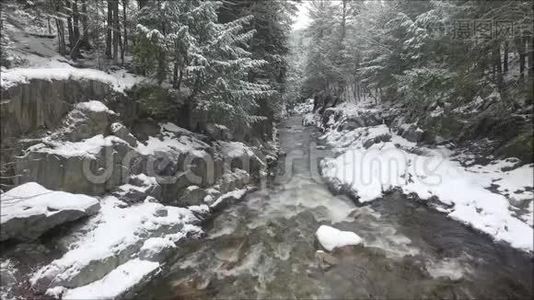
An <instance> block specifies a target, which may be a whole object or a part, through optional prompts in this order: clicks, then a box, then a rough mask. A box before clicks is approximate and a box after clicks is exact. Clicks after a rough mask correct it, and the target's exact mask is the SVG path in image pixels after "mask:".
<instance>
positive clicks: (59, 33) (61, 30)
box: [56, 17, 67, 55]
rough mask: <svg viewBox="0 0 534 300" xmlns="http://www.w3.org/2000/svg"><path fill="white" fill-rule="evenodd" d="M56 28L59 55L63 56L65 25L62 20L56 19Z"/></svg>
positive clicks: (64, 50) (64, 49)
mask: <svg viewBox="0 0 534 300" xmlns="http://www.w3.org/2000/svg"><path fill="white" fill-rule="evenodd" d="M56 27H57V39H58V45H59V49H58V50H59V54H60V55H65V54H66V53H67V49H66V48H67V47H66V45H65V24H64V23H63V20H61V19H59V18H57V17H56Z"/></svg>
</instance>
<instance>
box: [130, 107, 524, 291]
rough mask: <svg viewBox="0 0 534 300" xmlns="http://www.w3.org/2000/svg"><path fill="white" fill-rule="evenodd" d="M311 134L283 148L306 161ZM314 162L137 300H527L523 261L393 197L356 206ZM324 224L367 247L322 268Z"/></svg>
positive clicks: (297, 166) (252, 204)
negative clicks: (330, 185) (318, 175)
mask: <svg viewBox="0 0 534 300" xmlns="http://www.w3.org/2000/svg"><path fill="white" fill-rule="evenodd" d="M317 136H318V133H317V131H316V130H315V129H313V128H305V127H303V126H301V118H300V117H292V118H290V119H289V120H287V121H286V122H285V123H284V124H282V126H281V129H280V143H281V147H282V150H283V151H284V152H286V153H292V152H294V151H302V153H303V155H304V157H305V158H307V157H308V155H309V152H310V146H309V145H310V144H312V143H313V142H315V140H316V138H317ZM315 164H316V163H315V162H313V163H311V164H310V162H309V159H301V160H298V161H295V163H293V164H292V165H293V172H291V174H290V176H279V177H278V178H276V180H275V184H273V185H272V186H270V187H269V188H268V189H263V190H259V191H257V192H254V193H252V194H249V195H248V196H247V197H246V198H245V199H244V200H243V201H242V202H241V203H239V204H236V205H233V206H232V207H229V208H228V209H226V210H225V211H224V212H222V213H221V214H220V215H218V216H217V217H216V218H215V219H214V220H213V221H212V222H211V223H210V224H209V225H208V229H207V234H208V235H207V237H206V238H205V239H203V240H200V241H192V242H188V243H186V244H183V245H181V247H180V248H179V250H178V251H177V253H176V255H175V256H174V257H173V259H172V260H171V261H170V262H169V263H168V264H167V265H166V266H165V267H164V270H163V273H162V275H161V276H159V277H158V278H156V279H154V280H153V281H152V282H151V283H150V284H148V285H147V286H146V287H145V288H144V289H143V291H142V292H141V293H140V294H139V295H138V298H139V299H191V298H227V299H230V298H232V299H237V298H241V299H242V298H249V299H250V298H284V299H287V298H322V299H324V298H328V299H332V298H337V299H339V298H357V299H361V298H395V299H407V298H410V299H411V298H445V299H454V298H462V299H465V298H477V299H480V298H490V299H504V298H507V299H509V298H519V299H532V297H533V285H532V281H533V262H532V260H531V258H530V257H529V256H528V255H526V254H524V253H522V252H520V251H517V250H514V249H512V248H510V247H507V246H505V245H500V244H496V243H494V242H492V240H491V239H490V238H489V237H487V236H484V235H481V234H479V233H476V232H474V231H472V230H470V229H468V228H467V227H465V226H463V225H461V224H460V223H458V222H455V221H452V220H450V219H447V218H446V217H445V216H444V215H443V214H440V213H438V212H436V211H433V210H431V209H429V208H427V207H425V206H423V205H421V204H418V203H417V202H414V201H411V200H409V199H406V197H405V196H403V195H401V194H398V193H392V194H390V195H387V196H385V197H384V198H383V199H379V200H375V201H373V202H372V203H371V204H370V205H368V206H365V207H357V206H356V205H354V204H353V203H352V202H351V201H350V200H348V199H347V198H345V197H343V196H334V195H332V194H331V193H330V192H329V191H328V189H327V187H326V185H325V184H324V183H322V182H320V181H317V180H314V179H312V176H311V175H310V166H312V167H315ZM321 224H327V225H332V226H334V227H336V228H339V229H342V230H350V231H353V232H356V233H357V234H358V235H360V236H361V237H362V238H363V239H364V240H365V247H356V248H351V249H342V250H338V251H336V252H334V253H333V256H334V260H335V261H336V264H334V265H333V266H330V267H329V268H325V267H321V266H320V264H319V260H320V259H319V258H318V257H317V256H318V255H317V254H316V251H317V250H318V249H320V247H319V245H318V244H317V241H316V240H315V236H314V234H315V231H316V230H317V228H318V227H319V226H320V225H321ZM323 266H324V265H323Z"/></svg>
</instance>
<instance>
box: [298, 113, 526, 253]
mask: <svg viewBox="0 0 534 300" xmlns="http://www.w3.org/2000/svg"><path fill="white" fill-rule="evenodd" d="M299 109H300V110H301V111H302V108H299ZM382 109H383V108H381V107H375V106H369V105H362V104H360V105H354V104H343V105H341V106H339V107H337V108H332V109H329V110H330V111H327V114H328V117H327V118H326V119H322V120H321V118H324V116H318V115H313V114H311V113H308V114H307V115H306V116H305V119H304V121H305V123H308V124H316V125H319V126H321V127H322V128H323V129H324V135H323V136H322V137H321V139H322V140H323V141H324V142H325V143H326V144H327V145H329V146H330V147H332V148H333V151H334V152H335V153H336V157H335V158H331V159H325V160H323V161H322V163H321V167H322V174H323V176H324V178H325V179H326V180H327V181H328V182H329V183H330V185H331V186H332V187H333V188H334V189H335V190H338V191H344V192H348V193H350V194H352V196H354V197H355V198H357V200H358V201H359V202H361V203H365V202H369V201H373V200H375V199H379V198H380V197H381V196H382V195H383V194H384V193H386V192H388V191H391V190H393V189H400V190H401V191H402V192H403V193H405V194H411V195H414V196H416V198H418V199H421V200H422V201H426V202H427V203H429V204H431V206H433V207H435V208H436V209H437V210H439V211H441V212H443V213H445V214H447V215H448V216H449V217H450V218H452V219H454V220H457V221H459V222H462V223H464V224H466V225H469V226H471V227H472V228H474V229H476V230H479V231H481V232H484V233H486V234H489V235H490V236H492V237H493V238H494V239H495V240H496V241H503V242H506V243H509V244H510V245H511V246H512V247H514V248H518V249H521V250H524V251H530V252H531V251H532V250H533V229H532V216H533V201H532V197H533V192H532V182H533V168H534V165H533V164H524V165H520V166H518V160H517V159H514V158H508V159H505V160H493V161H491V162H490V163H489V164H487V165H479V164H473V163H471V164H467V163H466V162H468V161H469V160H471V159H472V157H470V156H469V155H467V154H465V153H461V152H459V151H455V150H453V149H451V148H450V147H447V146H446V145H442V146H433V147H430V146H425V145H421V144H418V143H416V142H412V141H409V140H408V139H407V138H405V137H406V134H403V136H404V137H403V136H401V135H400V134H399V129H402V128H404V129H405V130H406V128H408V127H410V125H406V124H400V126H397V127H395V126H392V127H388V126H387V125H385V124H383V119H382V116H381V113H382ZM304 111H305V110H304ZM369 120H372V121H369ZM347 124H351V126H347ZM352 124H358V125H356V126H354V125H352ZM412 131H413V132H412V134H416V133H417V132H419V131H421V132H422V129H420V128H417V127H415V128H414V129H413V130H412Z"/></svg>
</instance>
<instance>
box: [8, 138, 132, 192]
mask: <svg viewBox="0 0 534 300" xmlns="http://www.w3.org/2000/svg"><path fill="white" fill-rule="evenodd" d="M130 151H133V149H131V147H130V146H129V145H128V144H126V143H125V142H124V141H123V140H121V139H119V138H117V137H114V136H108V137H103V136H102V135H97V136H94V137H92V138H90V139H86V140H83V141H80V142H75V143H73V142H59V141H45V142H43V143H39V144H37V145H34V146H31V147H29V148H28V149H27V150H26V151H25V153H24V155H21V156H19V157H17V160H16V165H15V168H16V172H17V174H19V177H18V178H17V181H18V184H22V183H25V182H32V181H35V182H38V183H39V184H41V185H43V186H45V187H46V188H49V189H53V190H63V191H67V192H73V193H83V194H89V195H100V194H103V193H105V192H107V191H111V190H113V189H114V188H115V187H116V186H119V185H121V184H122V183H124V181H125V180H126V179H127V178H128V176H127V175H128V174H127V172H129V171H128V168H124V167H123V160H124V157H126V155H127V154H128V153H130Z"/></svg>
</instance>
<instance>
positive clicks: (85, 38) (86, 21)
mask: <svg viewBox="0 0 534 300" xmlns="http://www.w3.org/2000/svg"><path fill="white" fill-rule="evenodd" d="M81 1H82V16H81V19H82V27H83V34H82V47H84V48H85V49H90V48H91V45H90V44H89V35H90V34H89V17H88V16H87V0H81Z"/></svg>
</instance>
